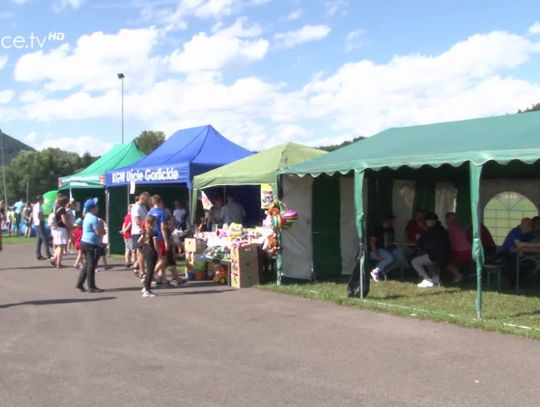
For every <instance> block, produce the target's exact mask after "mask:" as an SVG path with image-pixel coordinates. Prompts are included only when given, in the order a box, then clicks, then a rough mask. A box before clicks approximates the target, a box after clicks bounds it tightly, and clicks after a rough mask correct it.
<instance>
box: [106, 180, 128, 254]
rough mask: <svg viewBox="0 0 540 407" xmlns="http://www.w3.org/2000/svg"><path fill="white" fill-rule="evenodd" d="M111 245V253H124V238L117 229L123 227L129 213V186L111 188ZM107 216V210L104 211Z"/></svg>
mask: <svg viewBox="0 0 540 407" xmlns="http://www.w3.org/2000/svg"><path fill="white" fill-rule="evenodd" d="M109 196H110V197H109V245H110V252H111V254H124V239H123V237H122V235H121V234H120V233H118V232H117V230H121V229H122V223H123V222H124V216H125V215H126V213H127V205H128V203H127V188H126V187H119V188H109ZM101 216H102V217H105V212H102V215H101Z"/></svg>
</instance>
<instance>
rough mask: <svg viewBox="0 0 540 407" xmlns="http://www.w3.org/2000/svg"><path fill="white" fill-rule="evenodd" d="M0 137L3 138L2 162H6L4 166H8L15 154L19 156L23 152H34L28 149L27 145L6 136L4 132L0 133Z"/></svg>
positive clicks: (30, 148)
mask: <svg viewBox="0 0 540 407" xmlns="http://www.w3.org/2000/svg"><path fill="white" fill-rule="evenodd" d="M0 135H1V136H3V141H4V160H5V162H6V165H9V163H10V162H11V160H13V159H14V158H15V157H16V156H17V154H19V153H20V152H21V151H23V150H30V151H34V149H33V148H32V147H30V146H29V145H27V144H24V143H23V142H21V141H19V140H17V139H15V138H13V137H11V136H8V135H7V134H6V133H4V132H0ZM0 165H1V163H0Z"/></svg>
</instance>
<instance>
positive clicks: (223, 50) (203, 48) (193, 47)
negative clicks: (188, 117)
mask: <svg viewBox="0 0 540 407" xmlns="http://www.w3.org/2000/svg"><path fill="white" fill-rule="evenodd" d="M260 32H261V29H260V27H259V26H251V27H245V26H244V20H242V19H239V20H237V21H236V23H235V24H234V25H232V26H231V27H229V28H225V29H223V30H221V31H218V32H216V33H214V34H212V35H208V34H206V33H204V32H201V33H199V34H196V35H194V36H193V38H191V40H190V41H188V42H186V43H185V44H184V45H183V49H182V50H177V51H174V52H173V53H172V54H171V56H170V68H171V70H172V71H174V72H185V73H193V72H200V71H219V70H221V69H224V68H227V67H231V66H241V65H245V64H249V63H252V62H256V61H260V60H262V59H263V58H264V57H265V56H266V54H267V52H268V46H269V44H268V41H267V40H265V39H260V38H259V39H257V38H253V37H256V36H258V35H259V34H260Z"/></svg>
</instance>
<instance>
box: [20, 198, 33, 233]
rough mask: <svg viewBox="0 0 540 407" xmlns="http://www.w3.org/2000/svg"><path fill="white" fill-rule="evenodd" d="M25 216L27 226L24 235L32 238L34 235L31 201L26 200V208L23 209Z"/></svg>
mask: <svg viewBox="0 0 540 407" xmlns="http://www.w3.org/2000/svg"><path fill="white" fill-rule="evenodd" d="M22 216H23V222H24V224H25V226H26V230H25V231H24V237H25V238H27V239H28V238H30V236H32V204H31V203H30V201H28V202H26V205H25V206H24V209H23V211H22Z"/></svg>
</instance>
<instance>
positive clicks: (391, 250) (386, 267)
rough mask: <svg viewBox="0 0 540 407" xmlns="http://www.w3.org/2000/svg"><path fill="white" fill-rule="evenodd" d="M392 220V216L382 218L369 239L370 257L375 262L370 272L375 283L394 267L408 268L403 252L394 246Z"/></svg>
mask: <svg viewBox="0 0 540 407" xmlns="http://www.w3.org/2000/svg"><path fill="white" fill-rule="evenodd" d="M394 218H395V216H394V215H392V214H387V215H385V216H384V218H383V221H382V223H381V224H380V225H379V226H378V227H377V229H375V231H374V233H372V234H371V235H370V237H369V248H370V256H371V259H372V260H375V261H377V265H376V266H375V268H374V269H373V271H372V272H371V277H373V280H375V282H377V283H378V282H380V281H382V280H383V279H384V276H385V275H386V274H388V272H389V271H391V270H392V269H394V268H396V267H404V268H406V267H408V263H407V260H406V259H405V256H404V255H403V252H402V251H401V249H400V248H399V247H397V245H396V239H395V233H394Z"/></svg>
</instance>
